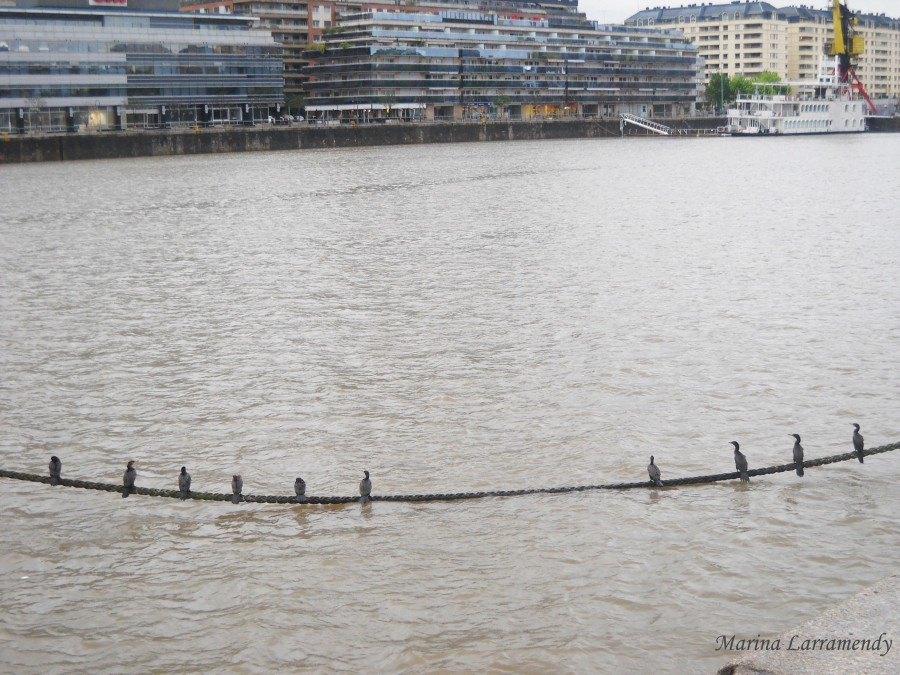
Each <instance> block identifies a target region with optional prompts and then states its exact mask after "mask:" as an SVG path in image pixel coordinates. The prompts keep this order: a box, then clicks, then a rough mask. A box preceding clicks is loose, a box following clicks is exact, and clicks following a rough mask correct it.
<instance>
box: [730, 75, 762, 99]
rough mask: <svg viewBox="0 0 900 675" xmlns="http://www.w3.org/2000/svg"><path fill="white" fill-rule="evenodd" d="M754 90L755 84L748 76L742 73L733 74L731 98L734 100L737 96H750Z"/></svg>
mask: <svg viewBox="0 0 900 675" xmlns="http://www.w3.org/2000/svg"><path fill="white" fill-rule="evenodd" d="M755 90H756V85H754V84H753V82H751V81H750V79H749V78H747V77H744V76H743V75H735V76H734V77H732V78H731V98H730V100H732V101H733V100H735V99H736V98H737V97H738V96H750V94H752V93H753V92H754V91H755Z"/></svg>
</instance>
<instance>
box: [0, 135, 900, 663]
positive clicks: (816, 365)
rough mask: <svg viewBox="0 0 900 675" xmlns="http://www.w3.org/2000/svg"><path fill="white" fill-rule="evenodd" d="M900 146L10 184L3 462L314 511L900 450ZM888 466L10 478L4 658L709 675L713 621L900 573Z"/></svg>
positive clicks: (497, 482) (820, 601)
mask: <svg viewBox="0 0 900 675" xmlns="http://www.w3.org/2000/svg"><path fill="white" fill-rule="evenodd" d="M898 143H900V138H895V137H893V136H866V137H863V138H841V139H831V138H815V139H813V138H809V139H773V140H769V139H767V140H763V141H760V142H756V143H750V142H748V143H742V144H740V147H738V146H737V145H736V144H735V143H734V142H733V141H731V140H729V139H696V140H691V141H661V140H659V139H648V140H638V139H628V140H627V141H621V142H620V141H616V140H607V141H562V142H541V143H525V142H523V143H503V144H491V145H488V144H484V145H455V146H431V147H396V148H378V149H354V150H344V149H342V150H333V151H321V152H318V151H311V152H303V153H274V154H252V155H245V156H241V155H234V156H222V157H197V158H171V159H147V160H135V161H116V162H83V163H73V164H59V165H35V166H17V167H0V176H2V179H3V184H4V187H5V188H6V190H5V191H4V192H5V193H6V199H5V201H4V203H3V204H2V206H0V215H2V218H0V240H2V246H0V271H2V273H0V316H2V320H0V416H2V424H0V453H2V465H3V466H4V467H7V468H13V469H18V470H28V471H43V470H44V469H45V468H46V465H47V461H48V458H49V456H50V455H51V454H57V455H59V456H60V457H61V458H62V460H63V463H64V469H65V475H66V476H68V477H80V478H90V479H95V480H104V481H109V482H118V481H119V480H121V470H122V469H121V467H122V465H123V464H124V463H125V462H126V461H127V460H128V459H135V460H136V461H137V466H138V485H142V486H147V487H162V488H170V489H172V488H175V487H176V486H177V474H178V471H179V469H180V467H181V466H182V465H186V466H187V467H188V470H189V471H190V473H191V475H192V476H193V488H194V489H195V490H197V491H207V490H209V491H218V492H225V491H228V489H229V488H228V486H229V481H230V477H231V475H232V474H234V473H240V474H241V475H242V476H243V479H244V493H245V494H291V493H292V492H293V487H292V486H293V481H294V478H295V477H296V476H297V475H302V476H303V477H304V479H305V480H306V482H307V493H308V494H311V495H322V494H340V495H345V494H356V493H357V485H358V480H359V477H360V475H361V473H362V470H363V469H368V470H370V471H371V473H372V480H373V484H374V490H373V491H374V493H375V494H379V493H380V494H394V493H400V492H403V493H420V492H467V491H477V490H484V489H519V488H526V487H550V486H556V485H573V484H595V483H607V482H617V481H634V480H643V479H645V477H646V465H647V462H648V459H649V456H650V455H651V454H653V455H655V457H656V460H657V463H658V464H659V465H660V467H661V470H662V472H663V480H666V479H671V478H675V477H678V476H685V475H694V474H703V473H717V472H722V471H731V470H733V454H732V448H731V446H730V445H729V441H731V440H738V441H739V442H740V443H741V449H742V450H744V451H745V453H746V454H747V457H748V460H749V462H750V466H751V467H756V466H764V465H771V464H782V463H785V462H788V461H790V457H791V447H792V444H793V441H792V439H791V438H790V437H789V434H791V433H795V432H796V433H800V434H801V435H802V436H803V441H804V447H805V448H806V455H807V457H809V458H814V457H820V456H823V455H830V454H834V453H837V452H845V451H848V450H850V436H851V432H852V428H851V427H850V423H851V422H859V423H860V424H861V425H862V433H863V434H864V435H865V436H866V440H867V444H868V445H869V446H875V445H880V444H883V443H890V442H895V441H896V440H898V437H900V427H898V426H897V424H896V420H895V415H894V414H893V413H894V412H895V409H896V401H897V400H898V394H900V391H898V384H897V379H896V377H894V374H895V373H896V372H897V370H898V365H900V350H898V347H897V345H898V344H900V340H898V338H900V319H898V316H900V314H898V313H897V311H896V308H897V306H898V300H900V290H898V289H900V283H898V278H897V277H898V274H897V271H896V258H897V253H898V250H900V247H898V238H900V234H898V230H897V228H896V227H895V226H894V224H893V220H892V216H893V214H895V213H896V209H897V197H896V195H898V194H900V185H898V182H900V179H898V177H897V174H896V171H894V170H893V169H894V167H895V163H896V160H895V158H896V155H897V151H898V147H897V145H898ZM848 157H856V158H859V159H860V161H854V162H853V166H854V167H855V171H854V172H851V173H850V174H849V175H845V176H843V177H842V179H841V180H840V181H838V180H835V178H834V176H833V175H832V169H831V167H834V166H839V165H843V164H845V163H846V161H847V158H848ZM863 158H864V160H865V161H862V159H863ZM776 159H777V161H775V160H776ZM686 167H689V170H686ZM850 204H852V205H853V209H852V211H851V210H850V209H849V206H848V205H850ZM898 461H900V460H898V458H896V457H894V456H893V453H891V454H888V455H881V456H878V457H874V458H872V459H871V460H869V461H867V462H866V464H865V465H859V464H855V463H850V462H847V463H843V464H840V465H833V466H828V467H822V468H817V469H811V470H808V471H807V472H806V477H805V478H803V479H799V478H797V477H796V476H794V475H793V474H791V475H788V474H779V475H777V476H769V477H754V478H753V479H752V482H751V483H750V484H749V485H740V484H738V483H733V484H731V483H729V484H717V485H710V486H697V487H689V488H677V489H676V488H664V489H661V490H655V491H634V492H621V493H616V492H580V493H571V494H562V495H546V494H545V495H532V496H525V497H518V498H510V499H486V500H479V501H472V502H452V503H442V504H405V503H389V502H375V503H372V504H366V505H360V504H355V503H354V504H348V505H329V506H285V505H277V506H276V505H258V504H241V505H238V506H233V505H231V504H223V503H218V502H216V503H207V502H185V503H181V502H178V501H176V500H172V501H169V500H159V499H151V498H146V497H141V496H136V497H135V498H131V499H128V500H122V499H114V497H115V496H116V495H112V496H111V495H108V494H105V493H93V492H89V491H79V490H71V489H62V488H59V489H53V490H51V489H50V488H48V487H47V486H43V485H30V484H18V483H14V482H11V481H3V482H2V492H0V509H2V511H3V514H4V517H3V528H2V532H3V534H2V539H0V541H2V543H3V551H2V553H0V573H2V574H0V593H2V597H3V599H4V609H5V613H4V619H3V620H2V621H0V643H2V645H3V652H4V663H5V664H6V667H7V668H9V669H10V670H11V671H14V672H45V671H47V670H48V669H49V670H52V671H53V670H55V671H85V672H121V670H122V669H123V667H124V666H123V664H125V663H127V664H128V666H127V667H128V669H129V670H152V671H173V672H180V671H186V670H190V671H214V672H215V671H226V670H227V671H231V672H233V671H239V672H272V671H278V670H296V669H298V668H308V669H320V670H337V669H344V670H352V671H359V670H362V669H364V668H365V669H371V668H372V667H373V666H374V667H375V668H376V669H377V670H380V671H410V672H417V671H421V670H447V671H468V670H471V671H483V670H488V669H496V670H500V669H508V670H514V671H516V672H547V671H552V672H558V671H569V672H590V671H594V672H597V671H603V672H609V671H641V672H645V671H649V670H654V671H658V672H672V673H680V672H684V669H685V668H686V667H698V668H701V669H709V670H712V669H713V668H715V667H717V666H720V665H722V664H723V663H724V662H726V661H727V660H728V656H727V655H723V654H722V653H721V652H719V653H716V652H715V647H716V636H718V635H722V634H729V635H730V634H739V635H748V636H756V635H757V634H762V635H763V636H766V635H774V634H777V633H779V632H781V631H782V630H785V629H787V628H789V627H791V626H792V625H795V624H797V623H799V622H800V621H802V620H805V619H806V618H807V617H809V616H811V615H812V614H814V613H815V612H817V611H819V610H821V609H822V608H823V607H825V606H827V605H828V604H829V603H830V602H832V601H834V600H838V599H841V598H844V597H846V596H847V595H848V594H850V593H852V592H854V591H856V590H858V589H860V588H862V587H863V586H865V585H867V584H869V583H871V582H874V581H875V580H877V579H879V578H881V577H882V576H884V575H886V574H887V573H889V572H892V571H893V570H894V568H895V563H896V561H895V560H894V559H893V558H892V557H891V556H890V555H889V554H888V553H887V552H890V551H893V550H896V549H897V545H898V537H897V534H896V531H897V527H896V516H895V514H896V513H897V512H898V506H900V504H898V496H897V492H896V489H895V487H894V485H895V482H896V481H897V479H898V473H900V464H898ZM798 570H801V571H802V574H798ZM26 577H27V578H26ZM185 653H189V654H190V659H188V660H186V659H185V657H184V655H185ZM187 663H189V664H190V665H186V664H187Z"/></svg>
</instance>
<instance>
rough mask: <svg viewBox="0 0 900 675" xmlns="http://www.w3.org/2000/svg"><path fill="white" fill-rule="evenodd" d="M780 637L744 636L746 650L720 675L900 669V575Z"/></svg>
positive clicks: (877, 673)
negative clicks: (756, 640)
mask: <svg viewBox="0 0 900 675" xmlns="http://www.w3.org/2000/svg"><path fill="white" fill-rule="evenodd" d="M738 639H740V638H739V637H738ZM775 642H776V640H775V639H774V638H773V639H769V640H766V643H765V644H764V645H763V644H762V643H761V642H754V641H753V639H749V640H744V644H743V650H744V653H745V655H744V656H743V657H742V658H740V659H738V660H736V661H734V662H732V663H731V664H730V665H728V666H725V667H724V668H722V669H721V670H719V672H718V675H846V673H866V675H896V674H897V673H900V575H896V574H895V575H894V576H891V577H888V578H887V579H884V580H882V581H880V582H878V583H877V584H875V585H874V586H871V587H869V588H867V589H866V590H864V591H863V592H861V593H859V594H858V595H855V596H853V597H852V598H850V599H849V600H846V601H845V602H842V603H840V604H838V605H835V606H833V607H830V608H829V609H827V610H825V611H824V612H822V613H821V614H819V615H818V616H817V617H815V618H814V619H812V620H811V621H809V622H807V623H805V624H803V625H802V626H798V627H797V628H795V629H793V630H790V631H788V632H787V633H785V634H784V635H780V636H778V638H777V642H778V644H777V645H776V644H775ZM748 643H749V644H748ZM735 644H738V643H737V642H735ZM776 646H777V648H774V647H776Z"/></svg>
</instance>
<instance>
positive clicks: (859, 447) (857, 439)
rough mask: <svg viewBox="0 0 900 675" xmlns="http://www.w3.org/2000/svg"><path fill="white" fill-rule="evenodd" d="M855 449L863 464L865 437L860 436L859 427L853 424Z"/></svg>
mask: <svg viewBox="0 0 900 675" xmlns="http://www.w3.org/2000/svg"><path fill="white" fill-rule="evenodd" d="M853 427H854V429H853V449H854V450H856V456H857V457H859V463H860V464H864V462H863V437H862V436H860V435H859V425H858V424H856V423H855V422H854V423H853Z"/></svg>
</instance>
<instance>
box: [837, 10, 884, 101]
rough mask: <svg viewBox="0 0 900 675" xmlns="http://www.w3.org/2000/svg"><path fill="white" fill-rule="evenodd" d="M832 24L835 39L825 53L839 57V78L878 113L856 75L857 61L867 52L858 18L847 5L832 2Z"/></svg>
mask: <svg viewBox="0 0 900 675" xmlns="http://www.w3.org/2000/svg"><path fill="white" fill-rule="evenodd" d="M832 24H833V26H834V39H832V40H829V41H828V42H826V43H825V52H826V53H827V54H828V55H829V56H836V57H838V73H837V74H838V76H839V79H840V81H841V82H846V83H848V84H849V85H850V86H851V87H852V88H853V89H854V90H855V91H857V92H858V93H859V94H861V95H862V97H863V98H864V99H866V103H868V104H869V108H871V110H872V112H873V113H874V112H876V110H875V105H874V104H873V103H872V99H870V98H869V94H868V93H867V92H866V88H865V87H864V86H863V83H862V82H861V81H860V79H859V77H858V76H857V75H856V69H855V67H856V59H858V58H859V57H860V55H861V54H862V53H863V51H865V47H866V41H865V39H864V38H863V36H862V35H857V34H856V30H855V26H857V25H858V24H859V19H858V18H857V16H856V15H855V14H854V13H853V12H851V11H850V10H849V9H848V8H847V5H844V4H842V3H841V2H840V0H832Z"/></svg>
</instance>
